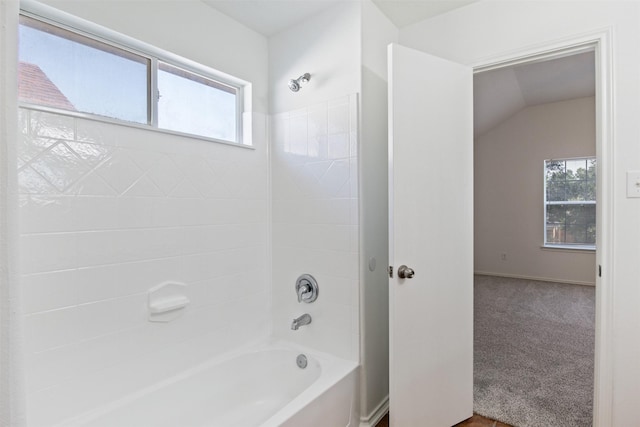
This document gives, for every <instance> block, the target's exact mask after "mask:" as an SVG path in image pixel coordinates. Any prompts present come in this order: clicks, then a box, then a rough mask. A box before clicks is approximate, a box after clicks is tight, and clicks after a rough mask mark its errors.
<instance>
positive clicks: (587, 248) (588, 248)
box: [540, 156, 597, 252]
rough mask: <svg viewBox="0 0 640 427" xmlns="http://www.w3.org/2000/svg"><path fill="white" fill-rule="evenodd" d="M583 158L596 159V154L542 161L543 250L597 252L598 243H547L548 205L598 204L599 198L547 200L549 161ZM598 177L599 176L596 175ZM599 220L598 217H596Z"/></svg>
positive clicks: (541, 247)
mask: <svg viewBox="0 0 640 427" xmlns="http://www.w3.org/2000/svg"><path fill="white" fill-rule="evenodd" d="M581 159H596V161H597V158H596V156H581V157H566V158H560V159H545V160H544V161H543V162H542V168H543V174H542V176H543V178H542V179H543V183H542V189H543V193H544V194H543V197H544V203H543V204H542V210H543V214H542V224H543V225H542V230H543V236H542V238H543V243H542V245H541V246H540V249H542V250H551V251H554V250H555V251H559V252H574V251H577V252H595V251H596V249H597V247H596V245H595V244H594V245H570V244H563V243H557V244H554V243H547V205H548V204H549V205H597V200H595V201H594V200H582V201H580V200H576V201H559V202H547V162H548V161H551V160H562V161H567V160H581ZM596 179H597V177H596ZM596 199H597V193H596ZM596 221H597V218H596Z"/></svg>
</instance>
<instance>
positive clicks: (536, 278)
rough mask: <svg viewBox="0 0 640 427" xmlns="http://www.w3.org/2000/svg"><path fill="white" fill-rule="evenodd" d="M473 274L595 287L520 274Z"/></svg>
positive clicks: (479, 272) (575, 281)
mask: <svg viewBox="0 0 640 427" xmlns="http://www.w3.org/2000/svg"><path fill="white" fill-rule="evenodd" d="M473 274H477V275H479V276H496V277H508V278H510V279H526V280H538V281H540V282H554V283H566V284H568V285H582V286H595V285H596V284H595V283H594V282H582V281H579V280H568V279H556V278H553V277H535V276H524V275H521V274H506V273H491V272H488V271H474V272H473Z"/></svg>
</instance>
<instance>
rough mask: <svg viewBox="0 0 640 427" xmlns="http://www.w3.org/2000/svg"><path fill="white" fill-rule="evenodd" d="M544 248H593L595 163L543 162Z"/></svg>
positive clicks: (592, 159)
mask: <svg viewBox="0 0 640 427" xmlns="http://www.w3.org/2000/svg"><path fill="white" fill-rule="evenodd" d="M544 169H545V185H544V190H545V191H544V193H545V201H544V209H545V233H544V246H545V247H551V248H568V249H591V250H593V249H595V248H596V159H595V157H582V158H574V159H560V160H556V159H553V160H545V162H544Z"/></svg>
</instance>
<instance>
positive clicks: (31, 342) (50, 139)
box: [19, 109, 349, 426]
mask: <svg viewBox="0 0 640 427" xmlns="http://www.w3.org/2000/svg"><path fill="white" fill-rule="evenodd" d="M265 121H266V120H265V116H261V115H256V117H255V124H254V141H256V142H255V146H256V149H255V150H251V149H243V148H238V147H231V146H226V145H222V144H216V143H211V142H205V141H199V140H195V139H189V138H181V137H176V136H172V135H168V134H162V133H158V132H153V131H147V130H141V129H135V128H130V127H124V126H117V125H112V124H106V123H100V122H95V121H90V120H84V119H75V118H71V117H66V116H62V115H55V114H49V113H44V112H38V111H32V110H27V109H22V110H21V111H20V123H21V140H20V141H19V166H20V170H19V184H20V219H21V248H20V258H21V269H22V273H23V276H22V289H23V292H24V297H23V301H24V311H25V319H24V325H25V348H26V355H25V357H26V371H27V388H28V397H27V406H28V408H27V412H28V421H29V425H31V426H39V425H51V424H53V423H55V422H57V421H60V420H63V419H65V418H67V417H69V416H71V415H75V414H78V413H81V412H83V411H86V410H89V409H91V408H93V407H96V406H99V405H101V404H104V403H106V402H108V401H110V400H113V399H115V398H119V397H122V396H123V395H125V394H126V393H129V392H131V391H133V390H136V389H138V388H140V387H143V386H146V385H149V384H152V383H154V382H156V381H158V380H160V379H162V378H166V377H167V376H169V375H171V374H172V373H175V372H177V371H180V370H182V369H185V368H187V367H189V366H192V365H194V364H196V363H198V362H200V361H203V360H205V359H206V358H208V357H211V356H213V355H215V354H218V353H221V352H224V351H227V350H229V349H231V348H233V347H235V346H239V345H242V344H243V343H246V342H248V341H251V340H254V339H259V338H262V337H264V336H266V335H268V334H269V332H270V330H269V329H270V326H269V325H270V322H269V320H270V314H271V312H270V305H269V300H270V298H269V295H268V292H269V290H268V280H267V278H268V269H267V253H268V247H267V245H268V240H267V229H268V220H267V217H268V215H267V213H268V187H267V186H268V181H269V180H268V158H267V150H266V138H265V134H266V126H265ZM342 149H343V150H345V149H347V148H345V147H343V148H342ZM345 159H346V160H344V161H343V163H344V162H346V163H344V164H338V165H337V166H336V167H338V168H340V170H342V169H344V168H346V170H348V169H349V159H348V157H346V158H345ZM342 173H343V174H344V173H345V172H344V171H343V172H342ZM345 203H346V205H345V206H342V207H341V209H342V210H343V211H344V212H343V216H345V218H342V217H341V218H340V222H341V223H345V226H346V228H349V225H348V223H349V219H348V217H349V215H348V213H347V212H348V210H349V203H348V202H345ZM324 208H325V209H328V208H330V207H329V206H325V207H324ZM317 231H321V230H317ZM285 246H286V245H285ZM322 279H323V278H322V277H321V280H322ZM345 279H346V278H345ZM167 280H173V281H179V282H183V283H186V284H187V287H186V291H185V292H186V294H187V296H188V297H189V298H190V300H191V304H190V305H189V306H188V307H187V309H186V310H185V312H184V314H183V315H182V316H181V317H179V318H178V319H177V320H175V321H173V322H170V323H150V322H148V321H147V311H146V303H147V294H146V292H147V290H148V289H149V288H151V287H153V286H155V285H157V284H159V283H161V282H164V281H167ZM323 281H324V280H323ZM325 292H326V295H327V297H328V296H329V295H330V291H329V289H328V288H326V287H325ZM345 315H346V314H345Z"/></svg>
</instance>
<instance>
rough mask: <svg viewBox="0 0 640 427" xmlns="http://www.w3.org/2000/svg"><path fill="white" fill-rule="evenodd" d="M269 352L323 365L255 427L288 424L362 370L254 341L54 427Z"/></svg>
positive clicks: (289, 345) (293, 347) (289, 346)
mask: <svg viewBox="0 0 640 427" xmlns="http://www.w3.org/2000/svg"><path fill="white" fill-rule="evenodd" d="M270 350H287V351H291V352H294V353H304V354H305V355H307V356H311V357H312V358H313V359H315V360H317V361H318V363H319V365H320V375H319V377H318V378H317V379H316V380H315V381H313V382H312V383H311V384H310V385H309V386H308V387H306V388H305V389H303V390H302V391H301V392H300V393H299V394H298V395H297V396H296V397H294V398H293V399H292V400H290V401H289V402H288V403H287V404H286V405H285V406H284V407H283V408H280V409H279V410H278V411H277V412H275V413H274V414H273V415H272V416H271V417H269V418H268V419H267V420H265V421H264V422H263V423H261V424H259V425H257V426H255V427H276V426H279V425H280V424H282V423H284V422H286V421H287V420H288V419H289V418H291V417H293V416H294V415H295V414H296V413H298V412H299V411H300V410H301V409H303V408H304V407H305V406H307V405H308V404H310V403H311V402H313V400H314V399H315V398H317V397H319V396H320V395H321V394H323V393H324V392H326V391H327V390H329V389H330V388H331V387H332V386H333V385H335V384H337V383H338V382H339V381H340V380H342V379H343V378H345V377H346V376H348V375H349V374H350V373H352V372H353V371H355V370H356V369H357V368H358V367H359V364H358V363H357V362H355V361H352V360H346V359H341V358H339V357H337V356H334V355H332V354H328V353H324V352H321V351H318V350H315V349H312V348H309V347H305V346H302V345H299V344H296V343H293V342H290V341H285V340H272V339H266V340H265V339H261V340H256V341H253V342H251V343H246V344H244V345H242V346H240V347H237V348H236V349H234V350H232V351H229V352H226V353H223V354H220V355H217V356H214V357H212V358H210V359H208V360H205V361H204V362H201V363H199V364H197V365H195V366H193V367H191V368H189V369H187V370H184V371H182V372H180V373H178V374H176V375H173V376H171V377H168V378H165V379H162V380H160V381H158V382H155V383H153V384H151V385H149V386H147V387H144V388H141V389H139V390H136V391H134V392H132V393H128V394H127V395H125V396H123V397H121V398H119V399H117V400H114V401H111V402H108V403H105V404H103V405H101V406H98V407H95V408H93V409H90V410H88V411H85V412H82V413H80V414H78V415H74V416H72V417H69V418H66V419H64V420H62V421H60V422H59V423H56V424H54V425H53V426H52V427H80V426H83V425H85V424H86V423H89V422H91V421H94V420H98V419H100V417H103V416H105V415H107V414H109V413H111V412H113V411H117V410H118V409H120V408H123V407H125V406H127V405H129V404H132V403H134V402H135V401H136V400H137V399H140V398H142V397H144V396H146V395H148V394H150V393H153V392H155V391H158V390H161V389H163V388H165V387H170V386H171V385H173V384H176V383H178V382H180V381H182V380H184V379H187V378H190V377H192V376H194V375H197V374H198V373H200V372H202V371H205V370H207V369H211V368H213V367H215V366H216V365H220V364H222V363H225V362H227V361H231V360H233V359H236V358H238V357H241V356H244V355H249V354H252V353H259V352H264V351H270Z"/></svg>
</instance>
